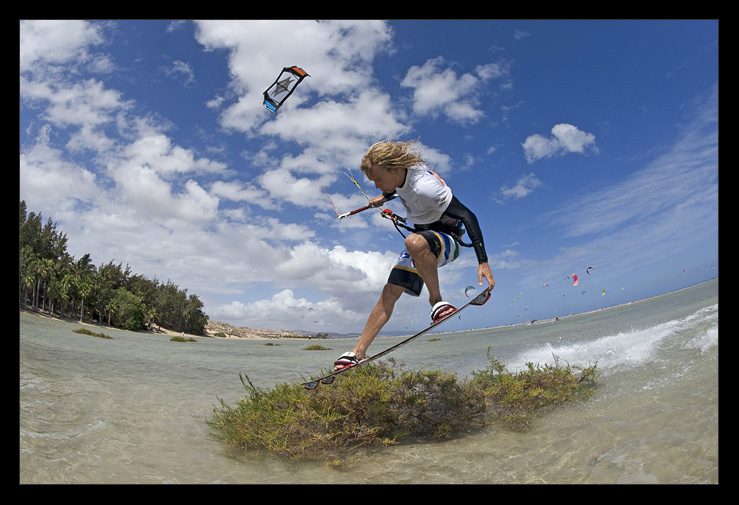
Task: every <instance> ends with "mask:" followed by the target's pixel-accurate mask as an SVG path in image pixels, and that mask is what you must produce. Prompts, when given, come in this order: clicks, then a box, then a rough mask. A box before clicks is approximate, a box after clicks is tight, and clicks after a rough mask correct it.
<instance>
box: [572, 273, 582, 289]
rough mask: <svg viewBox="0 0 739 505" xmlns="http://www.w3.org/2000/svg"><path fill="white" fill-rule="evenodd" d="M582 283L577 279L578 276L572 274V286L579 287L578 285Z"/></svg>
mask: <svg viewBox="0 0 739 505" xmlns="http://www.w3.org/2000/svg"><path fill="white" fill-rule="evenodd" d="M578 282H580V281H579V280H578V278H577V274H572V285H573V286H577V283H578Z"/></svg>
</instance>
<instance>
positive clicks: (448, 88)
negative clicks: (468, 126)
mask: <svg viewBox="0 0 739 505" xmlns="http://www.w3.org/2000/svg"><path fill="white" fill-rule="evenodd" d="M452 67H453V65H450V64H448V63H447V62H446V61H445V60H444V58H443V57H442V56H439V57H437V58H433V59H431V60H428V61H427V62H426V63H424V64H423V65H421V66H414V67H411V68H410V69H409V70H408V73H407V74H406V76H405V78H404V79H403V80H402V82H401V85H402V86H405V87H408V88H412V89H413V110H414V111H415V112H417V113H418V114H424V115H425V114H429V115H432V116H435V115H438V114H443V115H445V116H447V117H449V118H450V119H451V120H453V121H456V122H459V123H476V122H477V121H479V119H480V118H481V117H482V116H483V112H482V111H481V110H480V109H479V105H480V100H479V94H480V93H481V92H482V84H483V83H484V82H486V81H488V80H490V79H497V78H500V77H503V76H505V75H507V74H508V69H507V68H506V67H505V66H504V65H501V64H497V63H491V64H487V65H479V66H478V67H477V68H476V69H475V74H471V73H466V74H462V75H461V76H460V75H457V73H456V72H455V71H454V70H453V69H452Z"/></svg>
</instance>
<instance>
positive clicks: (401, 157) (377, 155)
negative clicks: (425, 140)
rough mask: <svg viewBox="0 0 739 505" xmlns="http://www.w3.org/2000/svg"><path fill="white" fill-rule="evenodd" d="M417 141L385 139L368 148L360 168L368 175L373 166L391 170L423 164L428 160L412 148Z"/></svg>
mask: <svg viewBox="0 0 739 505" xmlns="http://www.w3.org/2000/svg"><path fill="white" fill-rule="evenodd" d="M416 142H417V140H410V141H408V142H392V141H390V140H384V141H382V142H378V143H376V144H374V145H373V146H372V147H370V148H369V149H367V152H366V153H365V154H364V156H363V157H362V162H361V163H360V164H359V168H361V169H362V172H363V173H364V174H365V175H366V174H367V172H368V171H369V170H370V169H371V168H372V167H373V166H377V167H379V168H381V169H383V170H387V171H388V172H391V171H392V170H394V169H396V168H410V167H412V166H415V165H423V164H425V163H426V161H424V159H423V158H422V157H421V154H420V153H418V152H417V151H416V150H412V149H411V146H412V145H413V144H415V143H416Z"/></svg>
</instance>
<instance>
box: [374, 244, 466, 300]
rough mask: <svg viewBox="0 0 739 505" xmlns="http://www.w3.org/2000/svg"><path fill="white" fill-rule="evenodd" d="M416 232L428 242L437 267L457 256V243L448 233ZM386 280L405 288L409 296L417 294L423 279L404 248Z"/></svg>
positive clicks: (421, 287)
mask: <svg viewBox="0 0 739 505" xmlns="http://www.w3.org/2000/svg"><path fill="white" fill-rule="evenodd" d="M417 233H418V234H419V235H421V236H422V237H423V238H425V239H426V242H428V244H429V247H430V248H431V252H432V253H434V255H435V256H436V266H437V268H438V267H442V266H444V265H448V264H449V263H451V262H452V261H454V260H455V259H457V258H458V257H459V243H458V242H457V241H456V240H454V238H452V237H451V236H450V235H447V234H446V233H442V232H438V231H430V230H425V231H420V232H417ZM387 281H388V283H390V284H393V285H395V286H400V287H403V288H405V292H406V293H408V294H409V295H411V296H419V295H420V294H421V290H422V289H423V279H421V276H420V275H418V271H417V270H416V265H415V264H414V262H413V258H411V256H410V254H408V251H406V250H405V249H403V252H402V253H401V254H400V256H399V257H398V259H397V260H395V264H394V265H393V269H392V270H391V271H390V276H389V277H388V280H387Z"/></svg>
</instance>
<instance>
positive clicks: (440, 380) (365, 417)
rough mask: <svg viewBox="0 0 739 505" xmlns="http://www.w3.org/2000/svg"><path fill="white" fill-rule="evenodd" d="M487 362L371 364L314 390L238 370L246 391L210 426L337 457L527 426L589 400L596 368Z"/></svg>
mask: <svg viewBox="0 0 739 505" xmlns="http://www.w3.org/2000/svg"><path fill="white" fill-rule="evenodd" d="M490 361H491V364H490V366H489V367H488V368H487V369H486V370H482V371H479V372H475V373H474V374H473V377H472V379H471V380H460V379H459V378H458V377H456V376H455V375H454V374H451V373H447V372H442V371H438V370H433V371H399V370H396V368H395V364H394V362H393V361H392V360H390V362H389V363H386V362H380V363H368V364H366V365H362V366H361V367H357V368H356V369H355V370H352V371H349V372H347V373H344V374H342V375H340V376H338V377H337V378H336V380H335V381H334V383H333V384H332V385H330V386H326V385H323V386H321V387H319V388H318V389H315V390H307V389H305V388H304V387H303V386H302V385H300V384H277V385H276V386H275V387H274V388H273V389H271V390H264V389H260V388H257V387H256V386H254V385H253V384H252V383H251V381H250V380H249V378H248V377H247V376H245V375H241V374H240V375H239V377H240V379H241V382H242V384H243V385H244V387H245V388H246V391H247V395H246V396H245V397H244V398H242V399H241V400H239V401H238V403H237V404H236V405H235V406H229V405H227V404H226V403H225V402H223V400H219V401H220V407H216V408H214V409H213V415H212V417H211V418H209V419H208V420H207V421H206V423H207V424H208V425H209V427H210V428H211V434H212V435H213V436H214V437H215V438H218V439H220V440H222V441H224V442H225V443H227V444H229V445H232V446H235V447H240V448H243V449H245V450H247V451H254V452H259V451H265V450H266V451H268V452H270V453H274V454H277V455H281V456H284V457H287V458H293V459H304V458H323V459H324V460H327V461H334V462H337V461H339V459H338V458H340V457H341V456H342V455H346V454H347V453H349V452H351V451H353V450H355V449H357V448H359V447H363V446H383V445H388V444H395V443H398V442H400V441H402V440H405V439H413V440H416V441H418V440H428V439H438V438H441V437H447V436H449V435H451V434H453V433H463V432H466V431H468V430H469V429H471V428H474V427H480V426H483V425H486V424H491V423H497V422H502V423H503V425H504V426H506V427H508V428H510V429H514V430H523V429H527V428H528V427H529V426H530V423H531V419H532V416H533V415H534V414H535V413H537V412H538V411H540V410H541V409H543V408H545V407H550V406H553V405H560V404H563V403H566V402H572V401H576V400H579V399H585V398H587V397H588V395H589V392H590V391H591V390H592V389H593V388H594V387H595V366H593V367H591V368H588V369H585V370H583V371H582V373H581V374H580V375H575V374H574V373H573V370H572V368H570V366H569V365H567V366H564V367H563V366H561V365H560V364H559V361H558V360H557V362H556V363H555V365H554V366H548V365H545V366H543V367H539V366H535V365H532V364H529V365H528V369H527V370H524V371H522V372H518V373H510V372H508V371H506V370H505V367H504V366H503V365H502V364H501V363H500V362H498V361H497V360H496V359H494V358H490Z"/></svg>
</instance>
